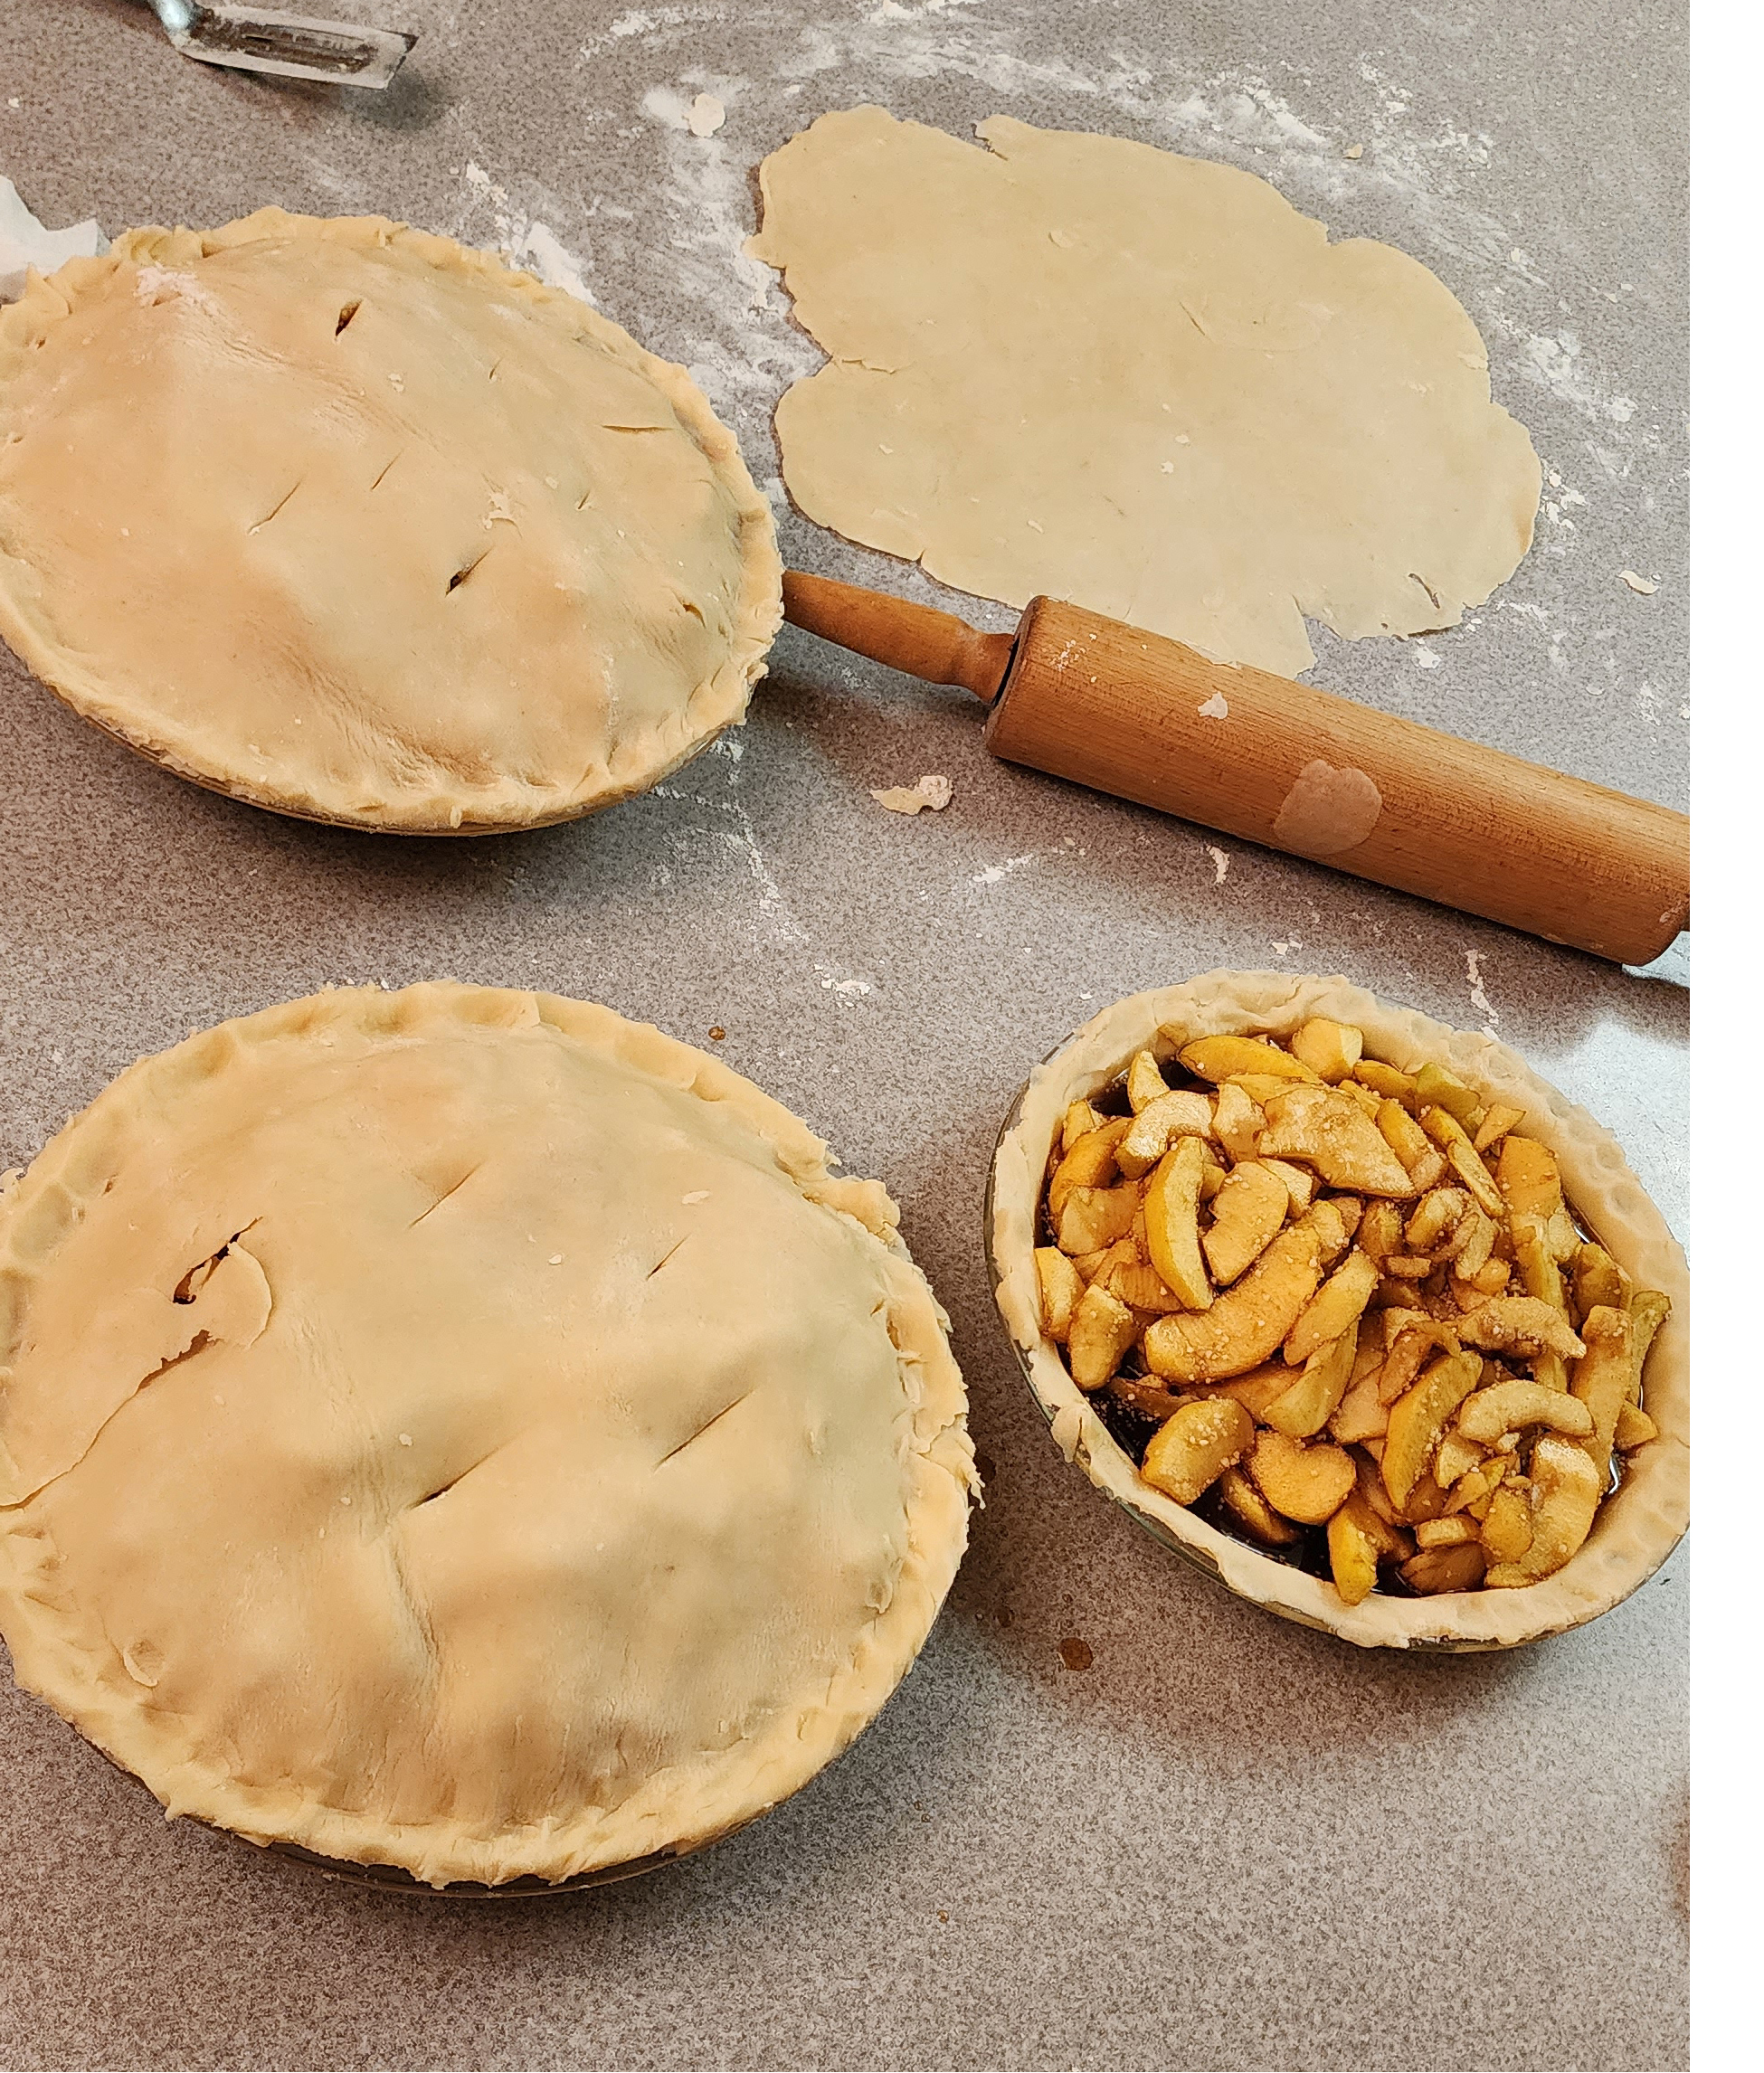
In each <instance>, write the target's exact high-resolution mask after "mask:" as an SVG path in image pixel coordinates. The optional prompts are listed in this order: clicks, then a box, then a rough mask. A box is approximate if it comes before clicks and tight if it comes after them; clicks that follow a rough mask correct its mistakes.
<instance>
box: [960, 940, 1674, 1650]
mask: <svg viewBox="0 0 1764 2073" xmlns="http://www.w3.org/2000/svg"><path fill="white" fill-rule="evenodd" d="M1318 1015H1321V1016H1329V1017H1332V1018H1335V1019H1337V1020H1339V1021H1343V1022H1351V1023H1354V1024H1356V1025H1358V1027H1360V1028H1361V1029H1362V1030H1363V1031H1364V1032H1365V1036H1366V1051H1367V1055H1368V1056H1370V1057H1376V1058H1381V1059H1383V1060H1384V1061H1385V1062H1386V1063H1387V1064H1389V1065H1396V1066H1398V1067H1399V1068H1404V1069H1408V1068H1411V1067H1413V1066H1417V1065H1420V1064H1422V1063H1423V1062H1424V1061H1425V1060H1427V1059H1429V1058H1431V1059H1433V1060H1434V1061H1436V1062H1437V1064H1439V1065H1445V1066H1446V1067H1447V1068H1448V1069H1449V1070H1450V1071H1452V1072H1454V1073H1456V1074H1457V1075H1458V1077H1459V1078H1460V1079H1462V1080H1465V1082H1467V1083H1468V1084H1470V1085H1471V1086H1474V1087H1475V1088H1476V1089H1477V1090H1478V1091H1479V1092H1480V1093H1484V1095H1486V1096H1488V1097H1491V1098H1492V1099H1494V1100H1496V1101H1502V1102H1511V1103H1513V1104H1514V1105H1515V1106H1517V1107H1521V1108H1522V1109H1523V1110H1524V1111H1525V1121H1524V1122H1523V1124H1522V1126H1521V1127H1522V1130H1523V1131H1524V1133H1525V1135H1526V1136H1528V1137H1535V1138H1538V1139H1539V1140H1540V1141H1541V1142H1543V1143H1545V1144H1547V1145H1548V1146H1549V1147H1550V1149H1551V1150H1552V1151H1553V1152H1554V1153H1555V1154H1556V1158H1557V1160H1558V1162H1559V1164H1560V1168H1561V1174H1562V1184H1563V1188H1564V1189H1565V1191H1566V1193H1567V1196H1568V1198H1569V1201H1570V1203H1571V1204H1572V1205H1573V1207H1574V1209H1575V1210H1576V1212H1577V1213H1578V1214H1579V1216H1580V1218H1581V1221H1582V1222H1583V1223H1584V1224H1585V1225H1586V1226H1587V1227H1588V1228H1589V1230H1590V1231H1591V1232H1592V1233H1593V1235H1595V1236H1596V1237H1597V1239H1598V1242H1599V1244H1600V1245H1603V1246H1604V1247H1605V1248H1606V1249H1607V1251H1608V1252H1609V1253H1610V1254H1612V1256H1613V1257H1614V1258H1615V1259H1616V1260H1617V1263H1618V1264H1619V1265H1620V1266H1622V1267H1623V1268H1624V1269H1625V1270H1626V1272H1627V1273H1629V1274H1630V1276H1631V1277H1632V1278H1633V1280H1634V1281H1635V1283H1636V1286H1638V1287H1641V1288H1655V1289H1661V1290H1664V1292H1665V1293H1666V1294H1667V1295H1668V1296H1669V1297H1670V1298H1671V1299H1672V1314H1671V1316H1670V1317H1669V1318H1667V1320H1666V1321H1665V1322H1664V1324H1663V1325H1662V1326H1661V1327H1660V1330H1659V1333H1658V1336H1657V1337H1656V1338H1655V1341H1654V1347H1653V1350H1652V1351H1651V1352H1650V1354H1649V1356H1648V1362H1647V1380H1646V1385H1645V1402H1646V1406H1647V1413H1648V1415H1649V1416H1650V1417H1651V1418H1653V1419H1654V1421H1655V1424H1656V1425H1658V1426H1659V1428H1660V1436H1659V1438H1658V1439H1656V1440H1653V1441H1650V1442H1649V1443H1648V1444H1647V1445H1646V1446H1645V1447H1643V1448H1641V1449H1640V1450H1639V1451H1638V1452H1637V1453H1634V1454H1632V1455H1630V1456H1629V1457H1628V1458H1627V1460H1626V1463H1625V1467H1624V1473H1623V1481H1622V1482H1621V1484H1620V1485H1619V1487H1618V1488H1617V1491H1615V1493H1614V1494H1613V1495H1612V1496H1611V1497H1609V1498H1608V1499H1607V1500H1606V1501H1605V1502H1604V1503H1603V1504H1602V1505H1601V1506H1600V1507H1599V1510H1598V1517H1597V1518H1596V1519H1594V1521H1593V1528H1592V1531H1591V1533H1590V1534H1589V1536H1588V1538H1587V1541H1586V1544H1585V1545H1584V1546H1583V1547H1582V1548H1581V1549H1580V1551H1579V1554H1577V1555H1576V1556H1574V1557H1572V1559H1571V1560H1570V1561H1569V1562H1568V1563H1567V1565H1566V1566H1565V1567H1562V1568H1561V1569H1559V1570H1558V1571H1557V1572H1556V1574H1555V1575H1554V1576H1549V1577H1546V1578H1545V1579H1544V1580H1543V1581H1542V1582H1541V1583H1537V1584H1531V1585H1527V1586H1524V1587H1523V1588H1522V1589H1516V1590H1510V1591H1462V1592H1455V1593H1450V1594H1447V1595H1441V1596H1438V1597H1417V1598H1407V1597H1397V1596H1394V1595H1383V1594H1381V1593H1378V1592H1374V1593H1373V1594H1372V1595H1370V1597H1368V1598H1365V1599H1363V1600H1362V1601H1361V1604H1358V1605H1349V1604H1345V1603H1344V1602H1343V1601H1342V1597H1341V1595H1339V1593H1338V1592H1337V1591H1336V1589H1335V1586H1334V1585H1333V1584H1332V1583H1327V1582H1325V1581H1323V1579H1322V1578H1321V1577H1317V1576H1306V1575H1305V1574H1304V1572H1303V1571H1301V1570H1298V1569H1294V1568H1291V1567H1288V1566H1287V1565H1286V1564H1285V1563H1282V1562H1276V1561H1275V1560H1273V1559H1272V1558H1271V1557H1268V1556H1266V1555H1263V1554H1259V1553H1257V1550H1256V1549H1255V1548H1249V1547H1247V1546H1246V1545H1245V1544H1244V1543H1243V1542H1242V1541H1240V1540H1238V1539H1236V1538H1233V1537H1232V1536H1231V1535H1229V1534H1227V1533H1221V1532H1219V1530H1218V1529H1216V1528H1214V1527H1211V1526H1209V1525H1208V1524H1207V1522H1206V1521H1205V1520H1204V1519H1200V1518H1197V1517H1196V1515H1195V1514H1194V1513H1193V1512H1192V1511H1190V1510H1188V1509H1187V1507H1185V1506H1183V1505H1180V1504H1177V1503H1176V1502H1175V1501H1174V1500H1171V1498H1168V1497H1166V1496H1164V1494H1163V1493H1162V1491H1157V1490H1153V1489H1152V1486H1151V1485H1150V1484H1149V1483H1147V1482H1145V1481H1142V1479H1141V1477H1140V1475H1139V1472H1138V1470H1137V1469H1136V1468H1135V1467H1134V1465H1133V1462H1132V1460H1131V1459H1130V1458H1129V1457H1128V1455H1127V1454H1126V1453H1124V1451H1123V1450H1122V1448H1121V1447H1120V1446H1119V1445H1118V1444H1116V1442H1115V1440H1114V1437H1113V1435H1112V1434H1110V1433H1109V1431H1108V1428H1107V1427H1106V1426H1105V1425H1104V1424H1103V1422H1102V1420H1101V1419H1100V1418H1099V1417H1098V1416H1097V1415H1096V1413H1095V1410H1094V1409H1093V1408H1092V1406H1091V1404H1090V1401H1089V1399H1088V1398H1087V1397H1086V1396H1085V1395H1084V1393H1083V1392H1082V1391H1081V1390H1080V1389H1079V1388H1078V1387H1077V1386H1076V1383H1074V1381H1073V1380H1072V1377H1071V1376H1070V1374H1069V1373H1068V1372H1067V1367H1066V1363H1065V1361H1064V1359H1063V1358H1061V1355H1060V1350H1059V1349H1058V1347H1057V1346H1056V1345H1055V1344H1054V1343H1053V1342H1052V1340H1050V1339H1046V1338H1044V1337H1043V1335H1042V1330H1041V1302H1040V1296H1039V1293H1038V1287H1037V1283H1036V1275H1035V1262H1034V1257H1033V1248H1034V1245H1035V1242H1036V1241H1035V1227H1036V1226H1035V1219H1036V1213H1037V1209H1038V1205H1039V1202H1040V1196H1041V1187H1042V1181H1043V1178H1044V1176H1045V1174H1046V1170H1047V1160H1048V1151H1049V1150H1050V1149H1051V1147H1052V1144H1053V1141H1054V1137H1055V1133H1056V1132H1057V1130H1058V1128H1059V1123H1060V1120H1061V1118H1062V1117H1063V1115H1064V1113H1065V1110H1066V1105H1067V1103H1068V1102H1073V1101H1078V1100H1082V1099H1085V1098H1087V1097H1088V1096H1089V1095H1090V1094H1092V1093H1095V1091H1096V1090H1097V1089H1098V1088H1099V1087H1103V1086H1106V1085H1107V1084H1109V1082H1110V1081H1112V1080H1113V1079H1114V1078H1115V1077H1116V1076H1117V1074H1119V1073H1120V1072H1121V1070H1122V1068H1123V1067H1124V1065H1125V1064H1126V1062H1127V1060H1128V1059H1129V1058H1131V1057H1132V1056H1133V1053H1134V1052H1135V1051H1137V1050H1139V1049H1141V1048H1142V1047H1143V1046H1147V1045H1149V1044H1151V1043H1152V1040H1153V1039H1154V1038H1155V1037H1156V1036H1157V1033H1158V1030H1159V1028H1160V1027H1161V1026H1162V1025H1163V1024H1165V1023H1174V1024H1177V1025H1179V1026H1180V1027H1181V1028H1182V1029H1184V1030H1185V1031H1186V1032H1187V1034H1188V1037H1190V1039H1192V1038H1194V1037H1209V1036H1238V1035H1243V1034H1246V1033H1251V1032H1268V1033H1272V1034H1274V1035H1276V1036H1282V1037H1284V1036H1287V1035H1290V1034H1291V1033H1292V1032H1293V1031H1294V1030H1295V1029H1296V1028H1297V1027H1298V1026H1299V1025H1300V1023H1302V1022H1304V1021H1307V1020H1309V1019H1310V1018H1311V1017H1313V1016H1318ZM987 1238H988V1243H989V1245H990V1247H991V1257H992V1271H993V1275H994V1279H995V1284H996V1289H995V1292H996V1294H997V1298H998V1304H999V1309H1000V1310H1001V1312H1002V1313H1003V1316H1004V1320H1005V1323H1006V1324H1007V1326H1008V1327H1009V1328H1010V1335H1011V1339H1012V1340H1013V1341H1014V1342H1015V1344H1016V1347H1017V1349H1018V1352H1019V1354H1020V1358H1021V1359H1022V1362H1023V1365H1024V1368H1025V1369H1026V1370H1027V1372H1028V1375H1029V1383H1030V1386H1031V1387H1032V1388H1033V1389H1034V1391H1035V1394H1036V1396H1037V1398H1038V1401H1039V1402H1040V1405H1041V1408H1042V1410H1043V1411H1044V1413H1045V1414H1046V1415H1047V1417H1048V1422H1049V1424H1050V1425H1051V1426H1052V1428H1053V1434H1054V1438H1055V1440H1056V1441H1057V1443H1058V1444H1059V1446H1060V1448H1061V1450H1062V1451H1063V1452H1064V1453H1065V1455H1066V1458H1067V1461H1076V1462H1077V1463H1078V1465H1079V1466H1080V1467H1081V1468H1082V1469H1083V1470H1084V1472H1085V1473H1086V1475H1087V1476H1089V1478H1090V1480H1091V1481H1092V1482H1094V1483H1095V1485H1096V1487H1097V1488H1098V1489H1099V1490H1103V1491H1106V1492H1107V1493H1108V1494H1109V1496H1111V1497H1113V1498H1114V1499H1115V1500H1116V1501H1117V1502H1119V1503H1120V1504H1122V1505H1124V1507H1125V1508H1126V1509H1127V1510H1129V1511H1131V1512H1132V1513H1133V1515H1134V1517H1135V1518H1137V1519H1139V1520H1140V1521H1141V1522H1142V1524H1143V1525H1146V1526H1148V1527H1150V1529H1152V1532H1153V1533H1154V1534H1155V1535H1156V1536H1157V1537H1158V1538H1159V1539H1161V1540H1163V1541H1165V1542H1166V1543H1167V1544H1168V1545H1169V1546H1171V1547H1172V1548H1175V1549H1176V1551H1177V1552H1178V1553H1179V1554H1181V1555H1185V1556H1187V1557H1190V1559H1191V1560H1193V1561H1195V1562H1197V1563H1198V1564H1199V1565H1200V1567H1202V1568H1205V1569H1209V1570H1210V1571H1212V1572H1213V1574H1215V1575H1216V1576H1219V1577H1220V1578H1221V1579H1222V1580H1223V1581H1224V1582H1225V1583H1226V1584H1228V1586H1230V1588H1231V1589H1232V1590H1234V1591H1236V1592H1237V1593H1238V1595H1239V1596H1241V1597H1246V1598H1251V1599H1254V1600H1255V1601H1256V1603H1257V1604H1261V1605H1265V1606H1266V1607H1267V1609H1268V1610H1269V1611H1270V1612H1275V1613H1278V1614H1281V1615H1282V1616H1283V1617H1285V1618H1286V1619H1290V1620H1296V1621H1297V1622H1299V1623H1300V1624H1301V1625H1304V1626H1312V1627H1323V1628H1326V1629H1327V1630H1328V1631H1330V1632H1331V1633H1337V1634H1340V1635H1341V1636H1342V1638H1343V1639H1344V1640H1346V1641H1351V1642H1357V1643H1358V1644H1359V1645H1360V1646H1361V1647H1362V1648H1422V1649H1443V1650H1448V1651H1452V1650H1465V1651H1475V1650H1481V1649H1494V1648H1511V1647H1513V1646H1515V1645H1516V1644H1517V1643H1519V1642H1528V1641H1536V1640H1539V1639H1541V1637H1542V1636H1544V1635H1546V1634H1552V1633H1561V1632H1562V1631H1563V1630H1564V1629H1566V1628H1569V1627H1575V1626H1579V1625H1580V1624H1582V1623H1583V1622H1585V1621H1587V1620H1589V1619H1592V1618H1594V1617H1595V1616H1596V1615H1597V1614H1599V1613H1602V1612H1606V1611H1608V1609H1609V1608H1610V1607H1611V1606H1612V1605H1615V1604H1618V1603H1619V1602H1620V1601H1621V1600H1622V1599H1624V1598H1626V1597H1627V1596H1628V1595H1629V1594H1630V1592H1631V1591H1633V1590H1635V1589H1636V1588H1637V1587H1638V1586H1640V1585H1642V1584H1644V1583H1645V1582H1646V1580H1647V1578H1648V1577H1649V1576H1652V1575H1653V1574H1654V1572H1655V1569H1656V1568H1658V1567H1659V1566H1660V1564H1661V1563H1662V1562H1664V1560H1665V1558H1666V1557H1667V1556H1668V1555H1669V1554H1671V1552H1672V1550H1673V1549H1674V1548H1675V1547H1676V1546H1677V1544H1678V1541H1679V1539H1680V1538H1682V1536H1683V1532H1684V1530H1685V1528H1686V1527H1687V1526H1688V1525H1689V1523H1690V1438H1691V1362H1690V1316H1689V1307H1690V1288H1689V1279H1688V1276H1687V1274H1686V1272H1685V1266H1684V1255H1683V1252H1682V1251H1681V1250H1680V1248H1679V1246H1678V1244H1677V1241H1676V1240H1675V1239H1674V1237H1673V1235H1672V1233H1671V1232H1670V1231H1669V1230H1668V1229H1667V1227H1666V1224H1665V1219H1664V1217H1663V1216H1661V1215H1660V1212H1659V1211H1658V1210H1657V1209H1656V1208H1655V1207H1654V1204H1653V1203H1652V1202H1651V1201H1650V1200H1649V1199H1648V1197H1647V1196H1646V1195H1645V1193H1644V1192H1643V1190H1642V1187H1641V1183H1640V1182H1639V1181H1638V1180H1637V1179H1636V1177H1635V1175H1634V1174H1633V1173H1632V1172H1631V1171H1630V1169H1629V1167H1628V1165H1627V1163H1626V1160H1625V1159H1624V1156H1623V1150H1622V1147H1621V1146H1620V1145H1619V1144H1618V1143H1617V1140H1616V1139H1615V1138H1614V1137H1613V1136H1612V1135H1611V1133H1610V1131H1608V1130H1606V1129H1604V1128H1603V1127H1602V1125H1600V1124H1599V1123H1598V1122H1595V1121H1594V1120H1593V1118H1592V1117H1591V1116H1589V1114H1588V1113H1587V1112H1586V1111H1585V1110H1584V1109H1581V1108H1576V1107H1575V1106H1574V1105H1573V1104H1572V1103H1570V1102H1568V1101H1567V1100H1565V1099H1564V1097H1563V1096H1562V1095H1561V1094H1560V1093H1557V1091H1556V1090H1555V1088H1553V1087H1552V1086H1551V1085H1550V1084H1549V1083H1548V1082H1547V1081H1545V1080H1541V1079H1540V1078H1539V1077H1538V1075H1537V1074H1535V1073H1533V1072H1532V1069H1531V1068H1530V1066H1528V1065H1526V1064H1525V1062H1524V1060H1523V1059H1522V1058H1521V1057H1520V1056H1519V1055H1518V1054H1517V1053H1516V1052H1513V1051H1511V1050H1509V1049H1508V1048H1507V1046H1505V1045H1504V1044H1499V1043H1496V1042H1495V1041H1494V1038H1493V1037H1481V1036H1471V1035H1469V1034H1467V1033H1466V1032H1465V1031H1464V1030H1460V1029H1453V1028H1450V1027H1447V1026H1446V1024H1444V1023H1441V1022H1435V1021H1432V1020H1430V1019H1429V1018H1427V1016H1425V1015H1418V1014H1417V1013H1415V1012H1414V1011H1413V1010H1412V1009H1410V1008H1397V1007H1393V1006H1392V1005H1391V1004H1390V1003H1389V1001H1386V1000H1380V999H1379V998H1378V997H1377V995H1375V994H1371V993H1368V992H1366V991H1365V990H1364V989H1363V988H1361V987H1358V986H1355V985H1353V984H1352V983H1351V981H1350V980H1345V979H1340V978H1336V979H1301V978H1295V977H1294V976H1293V975H1292V974H1290V973H1287V972H1266V971H1263V972H1257V971H1211V972H1206V973H1203V974H1202V975H1201V976H1200V978H1198V979H1193V980H1189V981H1188V982H1187V983H1186V984H1184V985H1181V986H1169V987H1161V988H1159V989H1156V990H1154V991H1152V992H1149V993H1137V994H1133V995H1132V996H1131V997H1130V998H1129V999H1125V1000H1118V1001H1116V1002H1115V1003H1114V1006H1113V1007H1112V1008H1105V1009H1104V1011H1103V1012H1102V1013H1101V1014H1100V1015H1098V1016H1096V1017H1095V1018H1093V1019H1092V1020H1091V1021H1089V1022H1087V1023H1086V1025H1085V1026H1084V1027H1083V1028H1082V1029H1080V1030H1078V1031H1077V1033H1076V1035H1075V1036H1073V1037H1071V1038H1069V1039H1068V1041H1067V1043H1065V1044H1063V1045H1062V1046H1060V1048H1059V1049H1058V1050H1057V1051H1056V1052H1055V1053H1054V1055H1052V1056H1051V1057H1050V1058H1048V1060H1047V1061H1046V1063H1045V1064H1043V1065H1038V1066H1037V1067H1036V1069H1035V1071H1034V1073H1033V1074H1030V1076H1029V1084H1027V1086H1026V1087H1025V1088H1024V1090H1023V1093H1022V1096H1021V1098H1020V1103H1019V1105H1018V1108H1017V1110H1016V1112H1014V1114H1013V1116H1012V1119H1011V1121H1010V1124H1009V1125H1008V1127H1007V1128H1006V1131H1005V1132H1004V1134H1003V1136H1002V1137H1001V1139H1000V1141H999V1148H998V1152H997V1155H996V1157H995V1159H994V1161H993V1167H992V1194H991V1226H990V1229H989V1231H988V1233H987Z"/></svg>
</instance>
